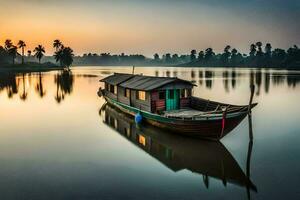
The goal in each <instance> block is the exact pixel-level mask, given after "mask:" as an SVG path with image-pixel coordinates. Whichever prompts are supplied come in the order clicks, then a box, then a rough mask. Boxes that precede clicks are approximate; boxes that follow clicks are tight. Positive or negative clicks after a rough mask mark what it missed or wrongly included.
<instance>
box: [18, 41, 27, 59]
mask: <svg viewBox="0 0 300 200" xmlns="http://www.w3.org/2000/svg"><path fill="white" fill-rule="evenodd" d="M18 47H19V48H21V49H22V64H24V48H25V47H26V44H25V42H24V41H23V40H19V42H18Z"/></svg>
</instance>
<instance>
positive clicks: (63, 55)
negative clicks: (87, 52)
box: [54, 47, 74, 68]
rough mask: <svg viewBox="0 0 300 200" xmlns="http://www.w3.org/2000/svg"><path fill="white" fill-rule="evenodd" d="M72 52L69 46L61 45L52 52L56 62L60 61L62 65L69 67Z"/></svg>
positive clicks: (71, 60)
mask: <svg viewBox="0 0 300 200" xmlns="http://www.w3.org/2000/svg"><path fill="white" fill-rule="evenodd" d="M73 57H74V53H73V50H72V49H71V48H70V47H63V48H61V49H60V50H58V51H57V52H55V54H54V58H55V60H56V62H58V61H59V62H60V65H61V66H63V67H67V68H69V67H70V66H71V65H72V63H73Z"/></svg>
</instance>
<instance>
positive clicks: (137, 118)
mask: <svg viewBox="0 0 300 200" xmlns="http://www.w3.org/2000/svg"><path fill="white" fill-rule="evenodd" d="M142 120H143V117H142V115H141V114H140V113H137V114H136V115H135V117H134V121H135V123H137V124H139V123H141V122H142Z"/></svg>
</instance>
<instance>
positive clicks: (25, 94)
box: [20, 73, 28, 101]
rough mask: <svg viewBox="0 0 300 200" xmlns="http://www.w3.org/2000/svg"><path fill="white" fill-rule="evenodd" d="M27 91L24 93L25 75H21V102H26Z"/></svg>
mask: <svg viewBox="0 0 300 200" xmlns="http://www.w3.org/2000/svg"><path fill="white" fill-rule="evenodd" d="M27 95H28V93H27V91H26V86H25V73H22V93H21V95H20V99H21V100H22V101H26V99H27Z"/></svg>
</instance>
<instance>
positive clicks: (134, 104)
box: [98, 73, 256, 140]
mask: <svg viewBox="0 0 300 200" xmlns="http://www.w3.org/2000/svg"><path fill="white" fill-rule="evenodd" d="M100 82H103V83H104V88H103V89H102V88H100V89H99V91H98V95H99V96H103V97H104V98H105V100H106V101H107V102H108V103H109V104H111V105H113V106H115V107H116V108H118V109H120V110H121V111H123V112H125V113H127V114H129V115H132V116H134V117H135V119H136V122H137V123H139V122H140V121H142V122H146V123H150V124H152V125H154V126H157V127H160V128H163V129H167V130H170V131H172V132H177V133H181V134H184V135H187V136H195V137H202V138H208V139H216V140H219V139H220V138H222V137H224V136H225V135H226V134H227V133H229V132H230V131H231V130H232V129H234V128H235V127H236V126H237V125H238V124H239V123H240V122H241V121H242V120H243V119H244V118H245V117H246V116H247V114H248V113H249V111H251V108H253V107H254V106H255V105H256V104H252V103H251V102H252V98H251V100H250V103H249V104H248V105H244V106H238V105H230V104H226V103H220V102H215V101H210V100H205V99H201V98H198V97H194V96H192V89H193V87H194V86H196V85H195V84H193V83H192V82H190V81H186V80H183V79H179V78H176V77H155V76H144V75H138V74H124V73H114V74H113V75H110V76H108V77H106V78H104V79H101V80H100ZM252 94H253V92H252Z"/></svg>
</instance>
